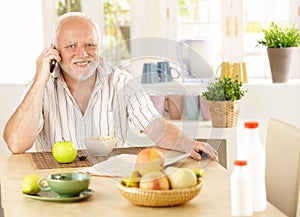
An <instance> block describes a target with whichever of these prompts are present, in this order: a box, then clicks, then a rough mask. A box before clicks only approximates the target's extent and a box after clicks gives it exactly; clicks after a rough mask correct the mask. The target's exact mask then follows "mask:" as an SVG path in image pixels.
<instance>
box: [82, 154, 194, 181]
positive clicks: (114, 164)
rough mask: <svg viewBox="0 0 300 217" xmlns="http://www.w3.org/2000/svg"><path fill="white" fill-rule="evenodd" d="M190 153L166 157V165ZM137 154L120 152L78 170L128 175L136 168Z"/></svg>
mask: <svg viewBox="0 0 300 217" xmlns="http://www.w3.org/2000/svg"><path fill="white" fill-rule="evenodd" d="M188 156H189V154H182V155H179V156H177V157H172V158H165V164H164V166H165V167H166V166H169V165H171V164H173V163H175V162H177V161H180V160H183V159H185V158H187V157H188ZM136 157H137V155H132V154H120V155H117V156H113V157H110V158H109V159H107V160H106V161H103V162H101V163H97V164H95V165H94V166H92V167H89V168H85V169H82V170H78V171H77V172H82V173H88V174H90V175H96V176H110V177H127V176H129V175H130V174H131V172H132V171H133V170H134V169H135V162H136Z"/></svg>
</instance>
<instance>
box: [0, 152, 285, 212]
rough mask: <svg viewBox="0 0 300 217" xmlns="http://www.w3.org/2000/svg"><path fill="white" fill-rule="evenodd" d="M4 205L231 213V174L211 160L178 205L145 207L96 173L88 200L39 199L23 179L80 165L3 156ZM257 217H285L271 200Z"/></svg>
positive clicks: (28, 209) (194, 163) (27, 208)
mask: <svg viewBox="0 0 300 217" xmlns="http://www.w3.org/2000/svg"><path fill="white" fill-rule="evenodd" d="M0 157H1V158H0V175H1V204H2V207H3V209H4V215H5V216H6V217H12V216H16V217H19V216H22V217H27V216H30V217H35V216H44V217H47V216H56V217H57V216H72V217H74V216H96V215H100V214H104V215H105V216H144V217H146V216H156V217H158V216H189V217H190V216H191V215H194V216H205V217H210V216H212V217H216V216H222V217H226V216H231V211H230V173H229V172H228V171H227V170H226V169H224V168H223V167H222V166H221V165H220V164H218V163H216V162H213V161H211V162H210V163H209V164H208V165H207V166H206V167H205V168H204V170H205V176H204V178H203V180H202V181H203V189H202V190H201V192H200V194H199V195H198V196H196V197H195V198H193V199H192V200H191V201H189V202H188V203H186V204H184V205H181V206H175V207H163V208H153V207H141V206H136V205H133V204H131V203H130V202H129V201H127V200H126V199H125V198H124V197H123V196H122V195H121V194H120V192H119V191H118V189H117V183H118V182H119V181H120V180H119V179H116V178H109V177H99V176H92V178H91V183H90V189H92V190H94V191H95V193H94V195H93V196H92V197H90V198H88V199H87V200H84V201H80V202H72V203H57V202H46V201H37V200H32V199H29V198H26V197H25V196H24V195H23V193H22V191H21V180H22V178H23V177H24V176H25V175H27V174H30V173H36V174H39V175H40V176H41V177H46V176H47V175H49V174H52V173H57V172H71V171H74V170H77V169H78V168H60V169H45V170H35V169H34V167H33V166H32V163H31V161H30V159H29V157H28V155H26V154H17V155H5V156H0ZM198 165H199V162H197V161H195V160H192V159H188V160H186V161H185V162H184V164H183V166H184V167H190V168H193V167H197V166H198ZM253 216H255V217H256V216H257V217H269V216H272V217H280V216H285V215H284V214H283V213H281V212H280V211H279V210H278V209H277V208H275V207H274V206H273V205H271V204H270V203H268V205H267V209H266V210H265V211H264V212H259V213H254V214H253Z"/></svg>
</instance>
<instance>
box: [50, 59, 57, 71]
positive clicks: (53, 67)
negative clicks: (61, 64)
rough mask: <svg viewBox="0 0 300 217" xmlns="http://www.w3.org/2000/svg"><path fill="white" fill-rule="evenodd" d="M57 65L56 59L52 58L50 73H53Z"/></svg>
mask: <svg viewBox="0 0 300 217" xmlns="http://www.w3.org/2000/svg"><path fill="white" fill-rule="evenodd" d="M55 66H56V60H55V59H53V60H51V62H50V73H52V72H53V71H54V69H55Z"/></svg>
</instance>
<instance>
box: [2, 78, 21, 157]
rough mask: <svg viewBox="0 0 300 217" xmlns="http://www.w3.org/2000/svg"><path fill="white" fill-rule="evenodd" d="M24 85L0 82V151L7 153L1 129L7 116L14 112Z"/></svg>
mask: <svg viewBox="0 0 300 217" xmlns="http://www.w3.org/2000/svg"><path fill="white" fill-rule="evenodd" d="M25 87H26V85H24V84H1V85H0V101H1V106H0V135H1V136H0V153H3V152H5V153H9V151H8V148H7V146H6V144H5V142H4V140H3V129H4V126H5V124H6V122H7V120H8V118H9V116H10V115H11V114H12V113H13V112H14V110H15V108H16V106H17V104H18V99H19V98H20V96H21V93H22V92H23V90H24V88H25Z"/></svg>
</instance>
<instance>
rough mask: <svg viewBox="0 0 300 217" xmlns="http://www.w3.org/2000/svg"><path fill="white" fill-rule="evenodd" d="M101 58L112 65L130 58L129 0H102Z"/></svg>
mask: <svg viewBox="0 0 300 217" xmlns="http://www.w3.org/2000/svg"><path fill="white" fill-rule="evenodd" d="M103 7H104V29H103V52H102V54H103V57H104V58H105V59H106V60H107V61H109V62H110V63H112V64H116V63H117V62H119V61H120V60H122V59H127V58H129V56H130V41H129V39H130V23H131V22H130V19H131V18H130V16H131V11H130V0H122V1H120V0H119V1H117V0H103Z"/></svg>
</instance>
